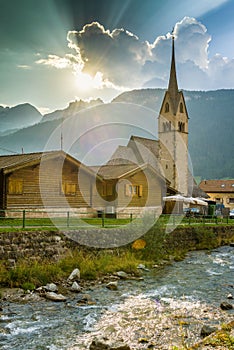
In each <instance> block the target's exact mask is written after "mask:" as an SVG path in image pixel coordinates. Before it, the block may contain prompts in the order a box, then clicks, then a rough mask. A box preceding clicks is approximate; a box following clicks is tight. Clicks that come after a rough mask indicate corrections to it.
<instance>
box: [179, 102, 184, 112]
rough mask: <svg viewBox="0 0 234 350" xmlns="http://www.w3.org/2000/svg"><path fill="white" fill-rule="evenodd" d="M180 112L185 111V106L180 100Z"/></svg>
mask: <svg viewBox="0 0 234 350" xmlns="http://www.w3.org/2000/svg"><path fill="white" fill-rule="evenodd" d="M180 113H184V106H183V103H182V102H180Z"/></svg>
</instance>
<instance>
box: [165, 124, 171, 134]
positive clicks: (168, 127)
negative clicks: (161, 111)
mask: <svg viewBox="0 0 234 350" xmlns="http://www.w3.org/2000/svg"><path fill="white" fill-rule="evenodd" d="M163 131H164V132H167V131H171V122H165V123H163Z"/></svg>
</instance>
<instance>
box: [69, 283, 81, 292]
mask: <svg viewBox="0 0 234 350" xmlns="http://www.w3.org/2000/svg"><path fill="white" fill-rule="evenodd" d="M71 291H72V292H76V293H79V292H80V291H81V286H80V285H79V284H78V283H77V282H73V283H72V286H71Z"/></svg>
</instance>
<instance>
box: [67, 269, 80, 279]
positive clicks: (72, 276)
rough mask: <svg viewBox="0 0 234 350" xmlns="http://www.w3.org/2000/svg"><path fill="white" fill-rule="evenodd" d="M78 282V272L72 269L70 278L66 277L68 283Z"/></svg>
mask: <svg viewBox="0 0 234 350" xmlns="http://www.w3.org/2000/svg"><path fill="white" fill-rule="evenodd" d="M74 280H80V270H79V269H78V268H76V269H74V270H73V271H72V273H71V274H70V276H69V277H68V281H74Z"/></svg>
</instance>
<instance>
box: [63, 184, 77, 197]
mask: <svg viewBox="0 0 234 350" xmlns="http://www.w3.org/2000/svg"><path fill="white" fill-rule="evenodd" d="M63 193H64V194H65V195H66V196H75V195H76V184H74V183H70V182H65V183H64V184H63Z"/></svg>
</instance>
